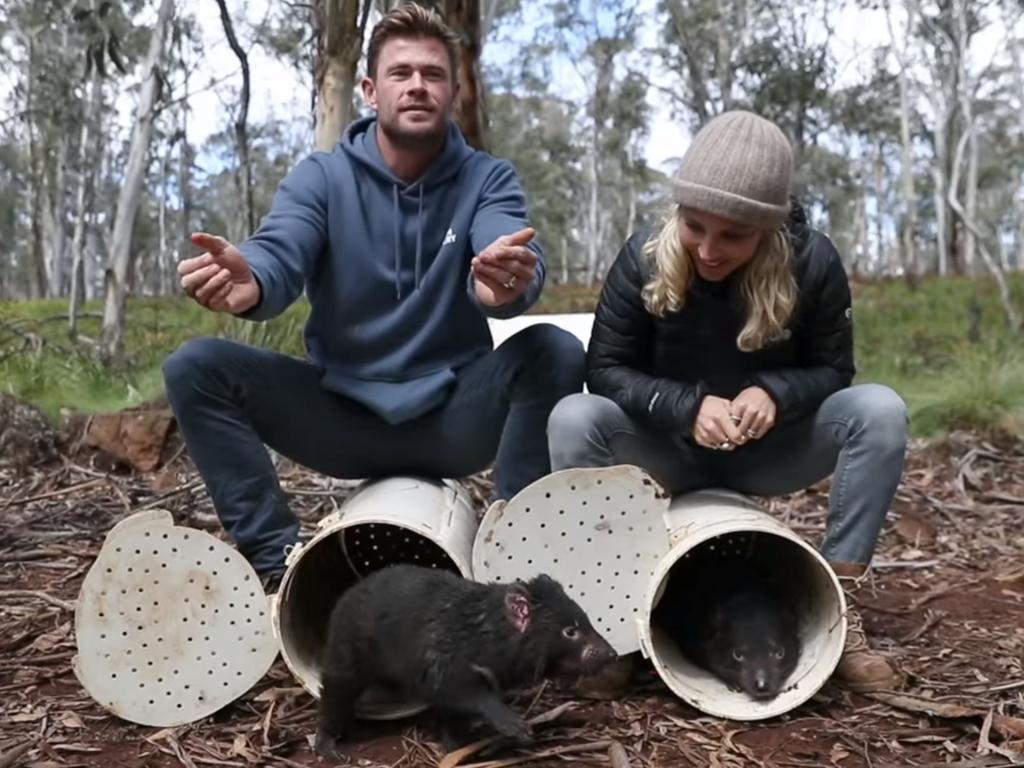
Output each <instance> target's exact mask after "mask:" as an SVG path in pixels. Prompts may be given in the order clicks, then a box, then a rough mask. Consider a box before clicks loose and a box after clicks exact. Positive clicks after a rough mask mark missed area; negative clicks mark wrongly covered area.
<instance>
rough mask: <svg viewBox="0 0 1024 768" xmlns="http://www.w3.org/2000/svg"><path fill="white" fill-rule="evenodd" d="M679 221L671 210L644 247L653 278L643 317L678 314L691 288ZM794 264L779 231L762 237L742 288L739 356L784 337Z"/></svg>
mask: <svg viewBox="0 0 1024 768" xmlns="http://www.w3.org/2000/svg"><path fill="white" fill-rule="evenodd" d="M681 215H682V210H681V208H680V207H679V206H673V207H672V209H671V210H670V211H669V213H668V215H667V216H666V217H665V219H664V223H663V224H662V226H661V229H660V230H659V231H658V233H657V235H655V236H654V237H652V238H651V239H650V240H648V241H647V242H646V243H645V244H644V250H643V253H644V256H645V257H647V259H648V261H649V263H650V264H651V267H652V275H651V280H650V282H648V283H647V285H645V286H644V288H643V292H642V296H643V300H644V306H645V307H646V308H647V311H648V312H650V313H651V314H652V315H655V316H657V317H663V316H664V315H665V313H666V312H678V311H679V310H681V309H682V308H683V307H684V306H685V305H686V295H687V293H688V292H689V290H690V286H691V285H692V284H693V275H694V272H695V271H696V270H695V268H694V266H693V261H692V260H691V259H690V257H689V255H688V254H687V253H686V251H685V249H684V248H683V243H682V241H681V240H680V238H679V219H680V216H681ZM792 261H793V250H792V247H791V246H790V244H789V239H788V238H787V237H786V235H785V233H784V232H783V231H782V230H781V229H776V230H771V231H767V232H765V233H764V234H763V235H762V237H761V242H760V243H759V244H758V246H757V251H756V252H755V253H754V257H753V258H752V259H751V260H750V262H748V264H747V265H746V269H745V270H744V272H743V276H742V278H741V283H740V293H741V294H742V296H743V301H744V303H745V304H746V307H747V322H746V324H745V325H744V326H743V328H742V329H741V330H740V333H739V336H737V337H736V346H737V347H738V348H739V349H741V350H742V351H744V352H753V351H755V350H758V349H761V348H762V347H763V346H764V345H765V344H767V343H768V342H770V341H773V340H775V339H778V338H781V337H782V336H783V332H784V331H785V329H786V324H787V323H788V322H789V320H790V318H791V317H792V315H793V310H794V309H795V307H796V300H797V288H796V280H795V279H794V277H793V270H792Z"/></svg>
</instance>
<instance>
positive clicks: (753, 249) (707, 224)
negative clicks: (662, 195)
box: [679, 208, 763, 282]
mask: <svg viewBox="0 0 1024 768" xmlns="http://www.w3.org/2000/svg"><path fill="white" fill-rule="evenodd" d="M762 234H763V233H762V231H761V230H759V229H755V228H754V227H750V226H748V225H746V224H741V223H740V222H738V221H733V220H732V219H726V218H724V217H722V216H717V215H715V214H713V213H705V212H704V211H697V210H694V209H692V208H683V209H682V210H681V211H680V214H679V237H680V239H681V240H682V242H683V248H684V249H685V250H686V252H687V253H688V254H689V256H690V258H691V259H693V265H694V267H696V269H697V274H699V275H700V276H701V277H702V278H704V279H705V280H708V281H710V282H718V281H719V280H724V279H725V278H727V277H728V276H729V275H731V274H732V273H733V272H735V271H736V270H737V269H739V268H740V267H742V266H743V265H744V264H746V263H747V262H748V261H750V260H751V259H752V258H754V254H755V253H757V247H758V246H759V245H760V244H761V236H762Z"/></svg>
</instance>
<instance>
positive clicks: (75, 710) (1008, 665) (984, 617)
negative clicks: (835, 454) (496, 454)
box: [0, 434, 1024, 768]
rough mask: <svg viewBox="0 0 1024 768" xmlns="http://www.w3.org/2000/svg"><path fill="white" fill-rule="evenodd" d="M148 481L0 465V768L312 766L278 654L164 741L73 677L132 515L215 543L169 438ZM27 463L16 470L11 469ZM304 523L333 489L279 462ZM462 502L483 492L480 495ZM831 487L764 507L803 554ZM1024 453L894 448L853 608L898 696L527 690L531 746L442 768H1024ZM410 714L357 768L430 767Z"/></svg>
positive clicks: (391, 726) (69, 465)
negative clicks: (769, 705)
mask: <svg viewBox="0 0 1024 768" xmlns="http://www.w3.org/2000/svg"><path fill="white" fill-rule="evenodd" d="M164 456H165V458H164V459H163V460H162V461H163V465H164V466H163V468H162V469H160V470H159V471H149V472H141V471H136V470H132V469H131V468H129V467H127V466H126V465H125V464H124V463H123V462H118V461H114V460H112V459H111V458H110V457H109V456H108V455H107V454H105V453H103V452H101V451H97V450H95V449H85V448H83V447H82V446H81V445H79V444H76V445H72V446H67V445H65V449H64V450H63V451H62V452H61V455H60V456H59V457H58V458H57V459H56V460H51V461H49V462H48V463H45V464H39V463H38V462H36V463H34V464H33V463H32V462H28V467H27V469H25V468H24V467H22V469H24V470H25V471H24V473H23V474H21V473H19V472H18V471H17V470H16V468H15V467H14V466H7V467H0V768H10V767H11V766H18V765H25V766H32V767H33V768H43V767H44V766H46V767H50V766H52V767H53V768H57V766H64V767H67V766H133V767H134V768H144V767H146V766H173V765H179V764H180V765H184V766H188V767H189V768H194V767H196V766H206V765H214V766H251V765H288V766H300V765H303V766H304V765H317V764H322V762H321V761H319V760H318V759H317V758H316V756H315V755H314V754H313V753H312V751H311V749H310V739H311V735H312V734H313V732H314V729H315V702H314V700H313V699H312V698H311V697H310V696H309V695H308V694H306V693H305V692H304V691H302V689H301V688H299V687H298V686H297V684H296V682H295V680H294V678H293V677H292V676H291V674H290V672H289V671H288V668H287V667H286V666H285V665H284V663H283V662H282V661H281V659H280V658H278V659H277V661H276V662H275V664H274V666H273V667H272V669H271V671H270V673H269V674H267V675H266V676H265V678H264V679H263V680H262V681H261V682H260V683H259V684H258V685H257V686H256V687H255V688H253V689H252V690H251V691H250V692H249V693H247V694H245V695H243V696H242V697H241V698H240V699H238V700H236V701H235V702H234V703H233V704H231V705H229V706H227V707H226V708H224V709H222V710H221V711H220V712H218V713H217V714H215V715H213V716H210V717H208V718H205V719H204V720H202V721H200V722H197V723H194V724H191V725H187V726H182V727H177V728H166V729H162V728H153V727H143V726H138V725H133V724H130V723H127V722H125V721H123V720H120V719H118V718H116V717H114V716H112V715H110V714H108V713H107V711H106V710H104V709H103V708H102V707H100V706H99V705H98V704H96V703H95V702H94V701H93V700H92V699H91V698H90V697H89V696H88V695H87V694H86V692H85V691H84V690H83V688H82V687H81V685H80V684H79V683H78V681H77V679H76V677H75V675H74V673H73V672H72V671H71V658H72V656H73V655H74V653H75V636H74V601H75V599H76V597H77V594H78V591H79V588H80V585H81V583H82V579H83V577H84V575H85V573H86V571H87V570H88V568H89V567H90V566H91V564H92V561H93V559H94V558H95V556H96V554H97V552H98V551H99V547H100V545H101V543H102V540H103V537H104V535H105V533H106V532H107V531H108V530H109V529H110V528H111V526H113V525H114V524H115V523H116V522H118V521H119V520H121V519H123V518H124V517H125V516H127V515H129V514H131V513H134V512H136V511H139V510H141V509H145V508H154V507H162V508H165V509H169V510H171V511H172V512H173V513H174V515H175V520H176V522H177V523H178V524H183V525H191V526H193V527H198V528H203V529H205V530H208V531H211V532H219V527H218V524H217V521H216V518H215V516H214V515H213V513H212V510H211V507H210V505H209V502H208V501H207V499H206V496H205V492H204V491H203V488H202V485H201V483H200V482H199V481H198V479H197V477H196V475H195V473H194V471H193V469H192V467H191V465H190V464H189V463H188V461H187V458H186V457H185V456H184V455H183V451H181V449H180V446H176V445H175V444H174V439H173V434H172V435H171V437H170V438H169V439H168V442H167V444H166V445H165V451H164ZM22 463H23V464H24V463H25V462H22ZM281 470H282V480H283V485H284V487H285V489H286V490H287V491H288V493H289V496H290V498H291V501H292V503H293V506H294V508H295V509H296V510H297V511H298V512H299V514H300V516H301V517H302V519H303V521H304V523H305V524H306V525H307V526H309V525H311V524H312V523H313V522H314V521H315V520H317V519H319V518H320V517H321V516H322V515H323V514H325V513H326V512H329V511H330V510H331V508H332V505H333V504H336V503H337V500H338V499H339V498H341V497H342V496H343V494H344V492H345V489H344V487H340V488H339V487H338V486H337V485H336V484H335V485H331V484H329V483H327V481H325V479H324V478H320V477H316V476H313V475H311V474H310V473H307V472H305V471H303V470H301V469H299V468H296V467H293V466H290V465H287V464H282V467H281ZM473 487H474V489H475V491H476V492H477V494H478V495H479V494H482V493H483V491H484V489H485V487H486V479H483V478H476V479H474V480H473ZM827 493H828V486H827V483H822V484H820V485H819V486H817V487H815V488H812V489H810V490H809V491H807V492H805V493H800V494H796V495H793V496H791V497H785V498H781V499H774V500H771V502H770V507H771V509H772V510H773V511H774V512H775V513H776V514H778V515H779V516H780V517H781V518H782V519H784V520H785V521H786V522H787V523H788V524H789V525H791V526H792V527H793V528H794V529H795V530H797V531H798V532H800V533H801V534H802V535H804V536H806V537H807V538H808V540H809V541H811V542H812V543H815V544H817V543H818V541H819V540H820V537H821V534H822V531H823V527H824V516H825V509H826V506H827ZM1022 552H1024V445H1022V444H1021V443H1020V442H1019V441H1017V442H1014V441H1011V440H1008V439H999V438H991V439H988V440H986V439H982V438H980V437H979V436H976V435H969V434H956V435H953V436H951V437H949V438H948V439H946V440H944V441H942V442H940V443H933V444H924V443H915V444H914V445H912V447H911V450H910V453H909V457H908V465H907V468H906V471H905V474H904V480H903V483H902V485H901V487H900V490H899V493H898V497H897V500H896V503H895V505H894V509H893V512H892V514H891V515H890V517H889V519H888V522H887V525H886V527H885V529H884V533H883V536H882V539H881V544H880V548H879V551H878V554H877V558H876V562H875V568H874V570H873V572H872V577H871V579H870V581H869V583H868V584H867V586H866V587H865V589H864V590H862V592H861V593H860V595H859V598H858V602H859V604H860V608H861V611H862V613H863V615H864V619H865V624H866V626H867V628H868V630H869V634H870V637H871V638H872V642H873V643H874V644H875V645H876V647H878V648H880V649H882V650H883V651H885V652H886V653H888V654H889V655H890V656H891V658H892V659H893V660H894V661H895V662H896V663H897V664H898V665H899V667H900V668H901V670H902V671H903V672H904V673H905V675H906V682H905V685H904V687H903V688H902V689H901V690H900V691H896V692H892V693H886V694H876V695H872V696H864V695H853V694H851V693H849V692H847V691H845V690H843V689H842V688H839V687H836V686H835V685H833V684H831V683H830V684H827V685H826V686H825V687H824V688H823V689H822V690H821V691H820V692H819V693H818V694H817V695H816V696H815V697H814V698H813V699H811V700H810V701H809V702H807V703H806V704H804V705H803V706H801V707H799V708H798V709H796V710H795V711H792V712H790V713H789V714H787V715H785V716H782V717H778V718H775V719H772V720H768V721H762V722H755V723H746V722H731V721H723V720H719V719H716V718H712V717H708V716H705V715H702V714H701V713H700V712H698V711H696V710H694V709H692V708H690V707H688V706H686V705H685V704H683V703H681V702H680V701H679V700H678V699H676V698H675V697H674V696H673V695H672V694H671V693H670V692H669V691H668V690H667V689H666V688H665V686H664V685H663V684H662V683H661V682H660V680H659V679H658V678H657V676H656V675H655V674H654V672H653V671H652V670H651V669H650V668H649V667H647V668H644V667H640V669H639V670H638V673H637V674H636V675H635V679H634V684H633V685H632V687H631V690H630V692H629V694H628V695H627V696H625V697H624V698H622V699H621V700H616V701H595V700H588V699H582V698H580V697H578V696H576V695H574V693H573V691H571V690H559V689H556V687H555V686H545V687H544V688H542V689H541V690H539V691H533V692H529V693H528V694H527V695H524V697H523V698H521V699H520V700H519V702H518V706H519V707H520V708H529V712H530V715H531V716H536V715H544V714H545V713H551V712H552V711H553V710H554V713H555V714H560V716H558V717H557V718H555V719H553V720H552V721H551V722H549V723H547V724H546V725H544V726H542V727H539V728H538V733H539V738H538V742H537V745H536V746H535V747H534V748H533V749H531V750H528V751H512V752H504V753H501V754H498V755H495V756H493V757H488V758H483V757H481V756H480V755H467V756H464V757H463V759H462V762H460V763H459V764H460V765H474V766H477V767H478V768H480V767H482V766H488V768H499V766H506V765H524V766H555V765H563V764H564V763H576V764H580V765H610V766H613V768H623V766H636V767H638V766H650V767H652V768H653V767H655V766H658V767H660V766H729V767H732V766H829V765H833V766H842V767H844V768H853V767H854V766H866V767H868V768H885V767H886V766H940V765H942V766H947V765H955V766H961V767H962V768H968V767H970V768H983V767H987V766H1007V765H1018V766H1024V557H1022ZM430 725H431V723H430V718H429V716H428V715H421V716H419V717H417V718H413V719H409V720H404V721H398V722H384V723H380V722H378V723H365V724H363V725H362V726H361V727H362V731H363V732H362V734H361V736H362V742H361V743H360V745H359V747H358V749H357V750H355V751H354V753H353V754H352V755H351V758H350V761H351V762H350V764H352V765H359V766H367V767H369V766H387V768H399V767H401V768H411V767H412V766H435V765H439V764H443V765H445V768H448V766H451V765H454V764H455V762H454V760H453V758H452V757H451V756H450V757H449V759H448V760H447V762H445V763H441V761H442V759H443V758H444V755H443V754H442V753H441V751H440V747H439V745H438V744H437V743H436V742H435V741H433V736H432V731H431V728H430Z"/></svg>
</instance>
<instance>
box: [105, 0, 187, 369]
mask: <svg viewBox="0 0 1024 768" xmlns="http://www.w3.org/2000/svg"><path fill="white" fill-rule="evenodd" d="M173 11H174V0H161V2H160V10H159V11H158V13H157V19H156V24H155V25H154V26H153V32H152V34H151V35H150V38H149V49H148V51H147V53H146V60H145V64H144V70H143V71H144V73H145V74H144V79H143V83H142V91H141V93H140V95H139V105H138V108H137V109H136V113H135V119H136V122H135V127H134V128H133V130H132V140H131V145H130V147H129V150H128V163H127V165H126V166H125V172H124V181H123V183H122V186H121V192H120V194H119V195H118V200H117V213H116V215H115V218H114V233H113V236H112V238H111V240H112V242H111V244H110V259H109V261H108V263H107V269H106V272H105V273H104V284H105V290H106V300H105V306H104V309H103V337H102V342H101V345H102V350H101V351H102V356H103V358H104V360H106V361H107V362H108V363H111V362H114V361H117V360H119V359H120V357H121V353H122V348H123V343H124V319H125V318H124V315H125V304H126V300H127V297H128V279H129V275H130V273H131V268H132V262H133V258H132V257H133V253H132V247H131V246H132V231H133V229H134V226H135V215H136V213H137V212H138V210H139V203H140V197H141V194H142V182H143V180H144V177H145V175H146V160H147V157H148V155H149V144H150V140H151V139H152V136H153V123H154V121H155V119H156V104H157V99H158V97H159V90H160V73H159V70H160V66H161V64H162V62H163V52H164V38H165V37H166V35H167V26H168V24H169V22H170V19H171V14H172V12H173Z"/></svg>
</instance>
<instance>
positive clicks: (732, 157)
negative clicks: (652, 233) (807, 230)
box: [672, 110, 793, 229]
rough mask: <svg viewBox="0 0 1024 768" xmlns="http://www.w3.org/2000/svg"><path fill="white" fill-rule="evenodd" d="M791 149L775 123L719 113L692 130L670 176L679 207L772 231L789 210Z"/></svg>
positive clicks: (746, 115)
mask: <svg viewBox="0 0 1024 768" xmlns="http://www.w3.org/2000/svg"><path fill="white" fill-rule="evenodd" d="M792 167H793V150H792V149H791V147H790V145H789V139H787V138H786V135H785V134H784V133H783V132H782V131H781V130H780V129H779V127H778V126H777V125H775V123H773V122H771V121H769V120H765V119H764V118H763V117H759V116H758V115H755V114H754V113H752V112H745V111H742V110H736V111H732V112H724V113H723V114H721V115H718V116H717V117H715V118H714V119H712V120H710V121H708V123H707V124H706V125H705V126H704V127H703V128H701V129H700V131H698V132H697V135H696V136H694V137H693V141H692V142H691V143H690V147H689V149H687V150H686V154H685V155H683V161H682V163H681V164H680V166H679V171H678V172H677V173H676V176H675V178H674V179H673V180H672V187H673V199H674V200H675V202H677V203H678V204H679V205H682V206H685V207H687V208H695V209H696V210H699V211H707V212H708V213H714V214H718V215H719V216H724V217H726V218H729V219H735V220H736V221H740V222H743V223H744V224H748V225H750V226H754V227H757V228H758V229H778V228H779V227H781V226H782V223H783V222H784V221H785V220H786V215H787V214H788V213H789V176H790V172H791V170H792Z"/></svg>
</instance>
